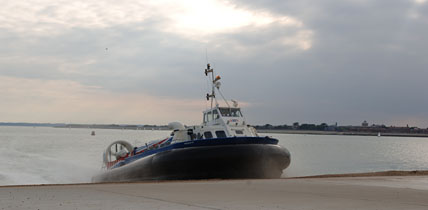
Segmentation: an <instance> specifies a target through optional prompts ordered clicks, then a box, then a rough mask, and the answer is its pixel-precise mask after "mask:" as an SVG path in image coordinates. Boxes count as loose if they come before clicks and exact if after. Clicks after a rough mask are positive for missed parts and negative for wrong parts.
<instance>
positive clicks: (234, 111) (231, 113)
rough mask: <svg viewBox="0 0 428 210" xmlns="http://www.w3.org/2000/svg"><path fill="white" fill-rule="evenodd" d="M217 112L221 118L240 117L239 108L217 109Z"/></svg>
mask: <svg viewBox="0 0 428 210" xmlns="http://www.w3.org/2000/svg"><path fill="white" fill-rule="evenodd" d="M219 110H220V113H221V116H223V117H242V114H241V110H240V109H239V108H219Z"/></svg>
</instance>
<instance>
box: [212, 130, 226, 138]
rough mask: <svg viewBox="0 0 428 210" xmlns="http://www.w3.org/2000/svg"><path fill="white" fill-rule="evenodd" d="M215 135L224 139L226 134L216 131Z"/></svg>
mask: <svg viewBox="0 0 428 210" xmlns="http://www.w3.org/2000/svg"><path fill="white" fill-rule="evenodd" d="M215 135H216V136H217V138H226V133H225V132H224V131H216V132H215Z"/></svg>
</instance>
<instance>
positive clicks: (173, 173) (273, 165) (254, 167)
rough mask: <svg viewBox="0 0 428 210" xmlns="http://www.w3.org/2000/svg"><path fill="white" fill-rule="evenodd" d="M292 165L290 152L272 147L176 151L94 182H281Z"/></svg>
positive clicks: (164, 152) (261, 145)
mask: <svg viewBox="0 0 428 210" xmlns="http://www.w3.org/2000/svg"><path fill="white" fill-rule="evenodd" d="M289 165H290V153H289V152H288V150H287V149H285V148H283V147H280V146H278V145H272V144H243V145H239V144H238V145H236V144H235V145H218V146H201V147H189V148H179V149H172V150H168V151H163V152H159V153H156V154H154V155H151V156H147V157H144V158H141V159H139V160H136V161H134V162H132V163H129V164H127V165H124V166H121V167H118V168H115V169H111V170H107V171H106V172H103V173H101V174H99V175H97V176H95V177H93V178H92V181H93V182H117V181H141V180H173V179H174V180H176V179H214V178H219V179H238V178H239V179H245V178H279V177H280V176H281V174H282V171H283V170H284V169H285V168H287V167H288V166H289Z"/></svg>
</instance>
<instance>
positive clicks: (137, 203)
mask: <svg viewBox="0 0 428 210" xmlns="http://www.w3.org/2000/svg"><path fill="white" fill-rule="evenodd" d="M403 173H404V172H403ZM424 173H426V172H424ZM424 173H419V174H414V175H412V176H410V175H411V172H408V173H406V174H407V175H409V176H382V174H374V175H372V176H357V175H356V174H354V175H353V176H350V177H346V176H337V177H330V178H327V177H324V178H319V177H318V178H308V177H306V178H288V179H271V180H201V181H164V182H140V183H107V184H70V185H32V186H3V187H0V203H1V207H0V208H1V209H2V210H5V209H19V210H21V209H36V210H37V209H40V210H42V209H43V210H46V209H302V210H310V209H330V210H331V209H333V210H334V209H428V199H427V198H428V175H426V174H424ZM378 175H381V176H378ZM383 175H385V174H383ZM386 175H388V174H386ZM390 175H392V174H390ZM415 175H416V176H415Z"/></svg>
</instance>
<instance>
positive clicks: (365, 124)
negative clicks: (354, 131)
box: [361, 120, 369, 127]
mask: <svg viewBox="0 0 428 210" xmlns="http://www.w3.org/2000/svg"><path fill="white" fill-rule="evenodd" d="M361 126H363V127H368V126H369V123H368V122H367V121H365V120H364V122H363V123H361Z"/></svg>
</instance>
